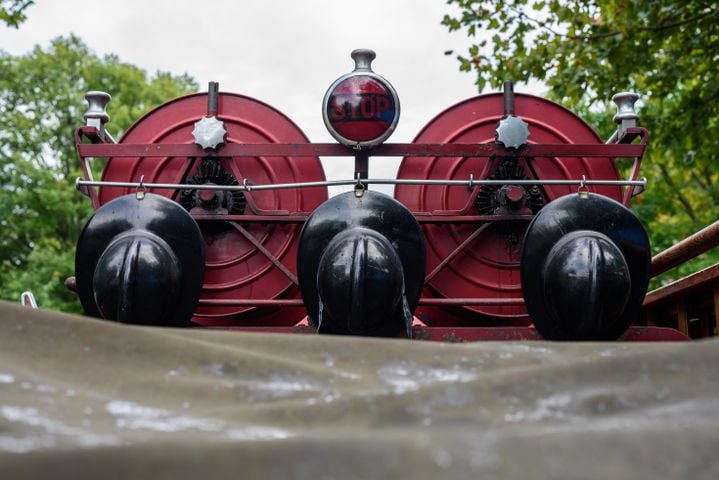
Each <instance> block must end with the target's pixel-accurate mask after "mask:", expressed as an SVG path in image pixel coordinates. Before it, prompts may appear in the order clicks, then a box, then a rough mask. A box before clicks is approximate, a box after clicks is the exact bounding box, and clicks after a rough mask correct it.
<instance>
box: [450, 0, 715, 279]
mask: <svg viewBox="0 0 719 480" xmlns="http://www.w3.org/2000/svg"><path fill="white" fill-rule="evenodd" d="M447 3H448V4H454V5H456V6H458V7H459V12H460V13H459V15H455V16H451V15H447V16H445V17H444V20H443V24H445V25H446V26H447V27H448V28H449V30H450V31H457V30H462V31H465V32H466V33H467V34H468V35H469V36H470V38H471V39H472V40H471V42H472V43H471V45H470V46H469V48H468V50H467V52H466V53H462V54H459V55H457V59H458V60H459V68H460V70H463V71H467V72H470V71H471V72H474V73H475V75H476V84H477V87H478V88H479V90H480V91H481V90H483V89H485V88H487V87H494V88H499V86H500V85H501V83H502V82H503V81H505V80H514V81H519V82H522V81H528V80H531V79H537V80H541V81H543V82H544V83H545V84H546V85H547V87H548V89H549V93H548V95H549V96H550V97H551V98H553V99H555V100H557V101H559V102H561V103H564V104H566V105H568V106H570V107H571V108H573V109H575V111H577V112H578V113H579V114H580V115H583V116H587V115H589V116H592V117H593V118H597V113H598V112H601V113H602V115H601V116H602V118H603V119H604V120H603V122H602V123H601V124H600V125H599V127H600V128H599V130H600V131H601V132H603V133H607V132H608V131H609V130H610V129H612V128H613V126H612V123H611V117H612V110H613V105H612V106H610V105H609V102H608V101H607V100H608V99H609V98H611V96H612V95H613V94H614V93H616V92H619V91H625V90H631V91H636V92H637V93H640V95H641V96H642V101H641V104H640V106H641V109H640V112H639V113H640V119H641V120H640V124H641V125H642V126H645V127H646V128H647V129H648V130H649V132H650V134H651V139H650V147H649V149H648V152H647V154H646V155H645V161H644V164H643V170H642V174H643V175H644V176H646V177H647V178H648V179H649V181H650V184H649V188H648V190H647V191H646V192H645V193H644V194H643V195H642V196H641V197H638V198H636V199H635V202H634V208H635V210H636V212H637V214H638V215H639V217H640V218H641V219H642V220H643V221H644V222H645V223H646V225H647V226H648V230H649V232H650V236H651V239H652V247H653V250H654V252H655V253H656V252H658V251H661V250H663V249H665V248H667V247H669V246H670V245H672V244H674V243H676V242H677V241H678V240H680V239H682V238H684V237H685V236H687V235H688V234H690V233H693V232H695V231H697V230H698V229H700V228H702V227H704V226H706V225H708V224H710V223H712V222H714V221H716V220H717V219H718V218H719V182H718V181H719V169H717V168H716V166H717V164H718V161H719V102H717V99H718V98H719V76H717V62H718V61H719V5H718V3H719V2H716V1H696V2H685V1H679V0H448V1H447ZM447 53H448V54H452V53H453V52H447ZM605 138H606V137H605ZM717 261H719V253H717V252H713V253H711V254H709V255H704V256H702V257H700V258H699V259H697V260H696V261H694V262H692V263H690V264H688V265H685V266H683V267H680V268H679V269H677V270H675V271H673V272H670V274H669V275H667V276H665V277H663V281H668V280H669V279H671V278H673V277H678V276H681V275H684V274H686V273H688V272H689V271H693V270H696V269H697V268H700V267H704V266H707V265H709V264H712V263H717Z"/></svg>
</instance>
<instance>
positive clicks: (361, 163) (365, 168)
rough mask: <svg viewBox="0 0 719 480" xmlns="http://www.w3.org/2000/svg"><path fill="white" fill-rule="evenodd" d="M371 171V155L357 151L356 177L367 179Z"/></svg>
mask: <svg viewBox="0 0 719 480" xmlns="http://www.w3.org/2000/svg"><path fill="white" fill-rule="evenodd" d="M368 172H369V155H368V154H367V153H366V152H362V151H359V152H357V153H355V178H359V179H362V180H366V179H367V178H368V177H367V174H368Z"/></svg>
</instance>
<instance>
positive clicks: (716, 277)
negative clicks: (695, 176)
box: [642, 221, 719, 338]
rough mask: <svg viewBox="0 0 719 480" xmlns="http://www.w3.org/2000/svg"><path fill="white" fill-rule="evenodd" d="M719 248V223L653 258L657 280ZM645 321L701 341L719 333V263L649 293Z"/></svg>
mask: <svg viewBox="0 0 719 480" xmlns="http://www.w3.org/2000/svg"><path fill="white" fill-rule="evenodd" d="M717 246H719V221H717V222H714V223H713V224H711V225H709V226H708V227H706V228H703V229H702V230H700V231H698V232H696V233H694V234H693V235H690V236H689V237H687V238H685V239H684V240H682V241H680V242H679V243H677V244H676V245H673V246H672V247H669V248H668V249H666V250H664V251H663V252H660V253H658V254H657V255H655V256H654V257H653V258H652V270H651V276H652V277H656V276H657V275H660V274H662V273H664V272H666V271H668V270H671V269H672V268H674V267H677V266H679V265H681V264H683V263H685V262H687V261H689V260H691V259H693V258H695V257H697V256H698V255H701V254H702V253H704V252H707V251H708V250H711V249H712V248H714V247H717ZM642 322H643V323H644V324H646V325H649V326H668V327H675V328H677V329H678V330H679V331H681V332H682V333H684V334H686V335H688V336H690V337H692V338H701V337H709V336H715V335H717V332H719V264H717V265H713V266H711V267H709V268H706V269H704V270H701V271H699V272H696V273H693V274H691V275H688V276H686V277H684V278H681V279H679V280H677V281H675V282H672V283H670V284H669V285H664V286H662V287H660V288H657V289H656V290H653V291H651V292H649V293H648V294H647V296H646V297H645V299H644V304H643V306H642Z"/></svg>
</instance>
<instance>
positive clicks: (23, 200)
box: [0, 36, 197, 311]
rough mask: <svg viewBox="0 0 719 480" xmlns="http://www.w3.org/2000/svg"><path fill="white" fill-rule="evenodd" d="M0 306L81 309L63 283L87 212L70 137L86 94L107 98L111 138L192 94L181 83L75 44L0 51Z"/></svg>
mask: <svg viewBox="0 0 719 480" xmlns="http://www.w3.org/2000/svg"><path fill="white" fill-rule="evenodd" d="M0 71H2V72H3V75H2V76H0V125H2V128H1V129H0V185H1V186H0V232H1V233H2V234H1V235H0V298H3V299H7V300H12V301H17V300H18V298H19V295H20V293H21V292H22V291H24V290H32V291H33V292H34V293H35V296H36V298H37V300H38V303H39V304H40V305H41V306H43V307H46V308H53V309H59V310H63V311H79V310H80V305H79V302H78V301H77V298H76V295H75V294H74V293H72V292H69V291H68V290H67V289H66V288H65V287H64V285H63V283H64V280H65V278H66V277H68V276H70V275H73V272H74V256H75V242H76V241H77V238H78V235H79V233H80V230H81V229H82V226H83V225H84V222H85V221H86V220H87V218H88V217H89V215H90V213H91V208H90V202H89V200H88V198H87V197H85V196H83V195H81V194H80V193H79V192H77V191H76V190H75V187H74V181H75V178H77V177H78V176H81V169H80V162H79V160H78V159H77V153H76V152H75V146H74V138H73V131H74V129H75V128H76V127H78V126H80V125H83V123H84V120H83V114H84V112H85V111H86V110H87V104H86V103H85V100H84V95H85V92H87V91H88V90H104V91H107V92H110V93H111V94H112V96H113V99H112V102H110V105H109V106H108V113H109V114H110V116H111V122H110V123H109V124H108V129H109V130H110V131H111V132H112V133H113V135H115V136H116V137H117V136H118V135H119V134H120V133H121V132H122V130H123V129H126V128H127V127H128V126H129V125H130V124H131V123H132V122H133V121H134V120H136V119H137V118H138V117H139V116H140V115H142V114H143V113H144V112H145V111H147V110H148V109H150V108H152V107H153V106H155V105H157V104H159V103H161V102H162V101H165V100H168V99H170V98H173V97H176V96H178V95H181V94H184V93H188V92H190V91H195V90H196V89H197V85H196V84H195V82H194V80H192V79H191V78H190V77H188V76H187V75H180V76H173V75H170V74H168V73H163V72H158V73H156V74H155V75H153V76H151V77H148V75H147V74H146V73H145V72H144V71H142V70H141V69H139V68H137V67H135V66H133V65H130V64H127V63H123V62H121V61H120V60H119V59H118V58H117V57H116V56H114V55H107V56H105V57H103V58H100V57H98V56H97V55H96V54H95V53H93V52H92V50H90V49H89V48H88V47H87V45H85V44H84V43H83V42H82V41H81V40H80V39H79V38H77V37H74V36H70V37H67V38H57V39H55V40H53V41H52V42H51V45H50V46H49V48H47V49H43V48H40V47H35V49H34V50H32V51H31V52H30V53H28V54H26V55H20V56H12V55H9V54H7V53H5V52H2V51H0Z"/></svg>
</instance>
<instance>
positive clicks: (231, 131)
mask: <svg viewBox="0 0 719 480" xmlns="http://www.w3.org/2000/svg"><path fill="white" fill-rule="evenodd" d="M207 100H208V99H207V94H195V95H189V96H185V97H180V98H178V99H175V100H172V101H170V102H168V103H165V104H163V105H161V106H160V107H158V108H156V109H154V110H152V111H151V112H149V113H148V114H146V115H145V116H144V117H142V118H141V119H140V120H138V121H137V122H136V123H135V124H134V125H133V126H132V127H130V129H129V130H128V131H127V132H126V133H125V134H124V135H123V137H122V138H121V140H120V142H119V144H118V145H106V146H111V147H115V148H120V149H121V148H122V146H123V145H125V144H127V145H138V144H140V145H144V148H145V149H146V150H147V151H152V150H153V149H161V148H162V147H163V146H165V145H181V146H182V148H184V149H186V151H184V152H182V153H180V154H179V155H178V154H177V152H163V154H164V155H166V156H153V157H148V156H143V155H138V156H132V155H131V154H128V153H127V152H122V151H121V150H120V151H117V150H116V151H114V152H113V153H110V154H109V155H112V156H111V157H110V158H109V159H108V160H107V164H106V166H105V169H104V171H103V175H102V180H106V181H135V182H137V181H139V180H140V179H141V178H143V177H144V182H147V183H154V182H157V183H183V182H185V181H187V180H188V179H192V178H193V176H195V174H196V172H197V170H198V168H199V167H200V164H201V161H208V162H217V163H218V164H219V165H220V166H221V168H222V169H223V170H224V171H225V172H226V173H228V174H229V175H231V177H233V178H234V179H235V180H236V181H237V183H243V182H244V181H245V180H246V181H247V182H249V183H251V182H257V183H263V184H264V183H268V184H269V183H292V182H303V181H324V180H325V177H324V171H323V169H322V165H321V164H320V162H319V159H318V158H317V157H314V156H302V157H293V156H291V155H287V154H286V155H281V156H275V155H267V156H265V155H257V156H242V155H235V154H233V153H232V152H228V153H222V152H220V151H219V150H218V151H215V152H210V153H214V155H202V156H200V155H195V153H196V151H197V150H201V151H202V149H201V148H200V147H199V146H198V145H195V144H194V137H193V135H192V130H193V128H194V124H195V122H197V121H199V120H200V119H201V118H203V117H204V116H205V115H206V114H207V105H208V101H207ZM217 119H218V120H220V121H222V122H223V123H224V125H225V128H226V129H227V136H226V142H227V144H228V146H231V145H236V144H242V143H263V144H268V145H271V144H277V143H283V144H296V145H301V144H304V143H306V142H307V138H306V137H305V135H304V134H303V133H302V132H301V130H300V129H299V128H298V127H297V126H296V125H295V124H294V123H293V122H292V121H291V120H290V119H289V118H287V117H286V116H285V115H283V114H282V113H280V112H279V111H277V110H275V109H274V108H272V107H270V106H269V105H266V104H264V103H262V102H259V101H257V100H254V99H252V98H249V97H245V96H242V95H236V94H229V93H220V94H219V95H218V102H217ZM205 153H207V152H205ZM81 154H82V153H81ZM124 155H127V156H124ZM132 191H133V189H130V188H100V190H99V194H98V202H99V204H100V205H103V204H105V203H107V202H109V201H110V200H112V199H114V198H116V197H118V196H120V195H123V194H126V193H131V192H132ZM154 193H158V194H160V195H164V196H166V197H168V198H173V199H176V200H177V199H178V192H176V191H175V190H171V189H157V190H154ZM243 195H244V196H245V200H246V202H247V207H246V209H245V210H244V214H245V215H248V216H250V215H260V216H265V217H270V218H276V219H277V220H278V222H271V223H265V224H261V223H257V222H253V223H249V224H238V226H240V227H241V228H242V229H244V230H246V231H247V232H249V234H250V235H251V236H252V237H253V239H254V241H250V240H248V238H247V237H246V236H244V235H243V234H242V232H241V231H240V230H239V229H238V228H233V227H232V226H231V225H227V224H224V223H225V222H224V221H220V222H217V221H214V222H213V221H200V222H199V224H200V228H201V230H202V232H203V237H204V242H205V249H206V267H205V281H204V285H203V289H202V295H201V299H206V300H212V299H228V298H239V299H242V298H265V299H275V298H276V299H283V298H299V291H298V289H297V287H296V286H295V284H294V283H293V282H292V280H291V278H289V277H288V276H287V275H286V274H285V273H284V272H283V271H282V269H278V268H277V267H276V262H277V261H279V262H281V263H282V264H283V265H284V267H285V269H286V270H287V271H290V272H295V271H296V267H295V257H296V255H297V242H298V238H299V232H300V227H299V226H298V225H296V224H295V223H292V222H291V221H290V222H288V223H283V222H282V218H283V217H296V216H297V215H298V214H305V215H306V214H308V213H309V212H311V211H312V210H314V209H315V208H316V207H317V206H318V205H319V204H321V203H322V202H323V201H324V200H326V199H327V189H326V187H314V188H307V189H301V190H299V189H298V190H283V191H268V192H246V193H244V194H243ZM198 213H200V214H201V215H204V216H205V217H212V216H213V215H212V213H213V212H212V211H206V210H202V209H200V211H199V212H198ZM218 223H219V224H221V228H215V227H212V226H211V225H215V224H218ZM222 224H224V225H222ZM260 246H261V247H262V248H260ZM268 254H269V256H268ZM302 316H304V315H303V312H302V309H293V310H287V311H283V312H278V311H273V310H266V309H265V310H260V311H257V309H256V308H254V307H247V306H244V307H238V306H213V305H204V304H200V306H199V307H198V309H197V311H196V314H195V317H194V321H195V322H197V323H199V324H201V325H253V324H265V325H293V324H295V323H297V321H299V319H300V318H302Z"/></svg>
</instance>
